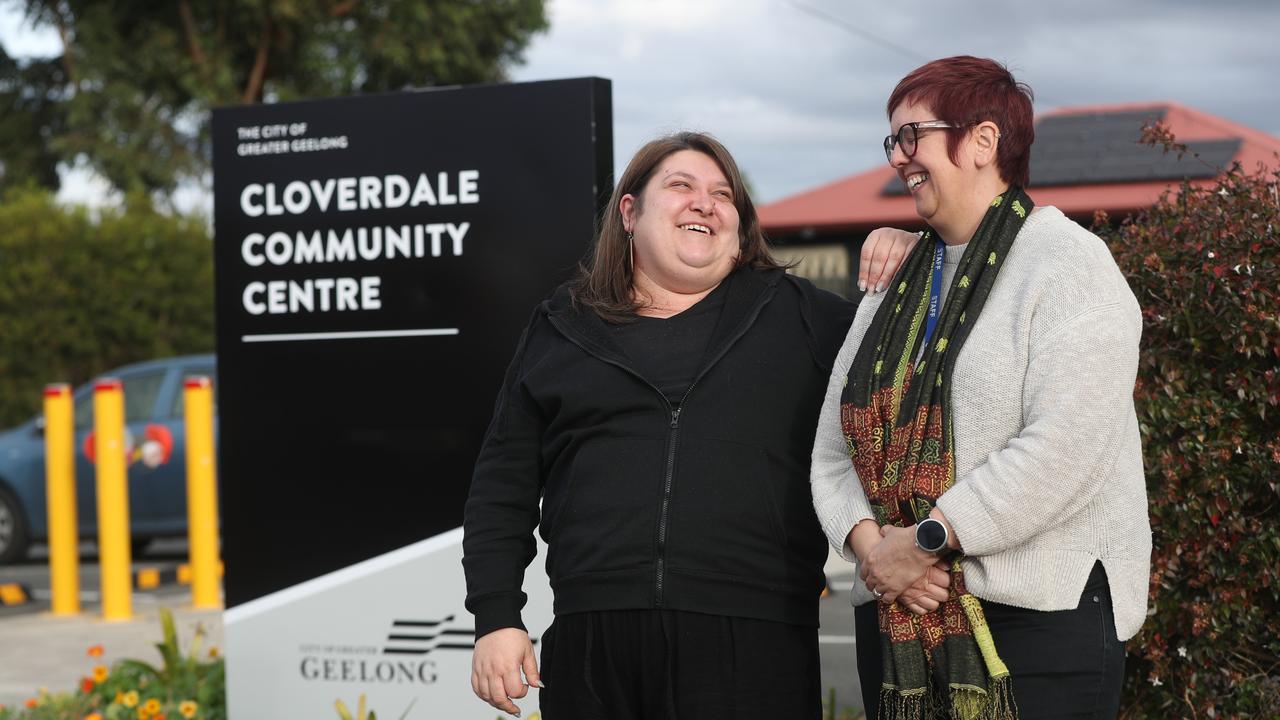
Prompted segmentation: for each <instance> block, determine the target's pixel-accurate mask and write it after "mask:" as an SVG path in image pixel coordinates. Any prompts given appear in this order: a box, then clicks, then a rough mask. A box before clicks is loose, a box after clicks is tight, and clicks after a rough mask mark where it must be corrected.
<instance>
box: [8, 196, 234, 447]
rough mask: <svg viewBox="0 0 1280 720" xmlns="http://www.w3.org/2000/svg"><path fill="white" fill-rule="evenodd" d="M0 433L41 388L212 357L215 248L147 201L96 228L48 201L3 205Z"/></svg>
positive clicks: (82, 215) (196, 224) (28, 408)
mask: <svg viewBox="0 0 1280 720" xmlns="http://www.w3.org/2000/svg"><path fill="white" fill-rule="evenodd" d="M0 348H3V350H0V428H3V427H9V426H11V425H14V424H16V423H18V422H21V421H23V420H26V419H27V418H30V417H31V416H33V415H35V414H36V413H38V412H39V411H40V407H41V402H42V400H41V397H42V396H41V388H43V386H44V385H45V384H46V383H49V382H57V381H65V382H71V383H80V382H84V381H85V380H88V379H90V378H92V377H93V376H94V375H95V374H96V373H101V372H103V371H105V370H109V369H111V368H112V367H115V366H117V365H121V364H124V363H128V362H133V361H137V360H145V359H148V358H154V357H164V356H168V355H177V354H183V353H191V352H208V351H210V350H212V349H213V244H212V241H211V239H210V237H209V232H208V230H207V228H206V225H205V222H204V220H203V219H200V218H185V217H172V216H169V215H165V214H163V213H160V212H157V211H156V210H154V209H153V208H152V206H151V204H150V203H149V202H146V201H145V200H141V201H139V200H138V199H131V200H130V201H128V202H126V203H125V207H124V208H123V209H118V210H113V209H107V210H103V211H101V212H100V213H99V215H98V217H93V216H91V215H90V213H89V212H88V211H87V210H85V209H84V208H76V207H64V206H62V205H59V204H58V203H56V202H55V201H54V198H53V196H52V195H51V194H50V193H49V192H48V191H47V190H36V189H20V190H11V191H9V192H8V193H6V194H5V196H4V197H3V198H0Z"/></svg>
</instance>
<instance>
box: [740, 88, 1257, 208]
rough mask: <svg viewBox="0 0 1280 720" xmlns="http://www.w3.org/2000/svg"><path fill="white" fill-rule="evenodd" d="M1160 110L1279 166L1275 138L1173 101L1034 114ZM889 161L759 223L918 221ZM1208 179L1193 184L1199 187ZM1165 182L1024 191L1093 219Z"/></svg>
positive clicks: (1179, 125) (787, 202) (1185, 135)
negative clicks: (890, 189) (895, 184)
mask: <svg viewBox="0 0 1280 720" xmlns="http://www.w3.org/2000/svg"><path fill="white" fill-rule="evenodd" d="M1145 109H1152V110H1156V109H1164V110H1165V114H1164V124H1165V125H1166V126H1167V127H1168V128H1169V129H1170V130H1171V131H1172V132H1173V134H1174V136H1176V138H1177V139H1178V141H1179V142H1192V141H1197V140H1222V139H1227V138H1239V139H1240V140H1241V143H1240V149H1239V151H1238V152H1237V153H1236V155H1235V157H1234V158H1233V159H1234V160H1236V161H1238V162H1239V163H1240V164H1241V166H1243V167H1244V169H1245V170H1246V171H1247V172H1253V171H1255V170H1256V169H1257V168H1258V166H1259V164H1262V165H1265V166H1267V167H1271V168H1275V167H1277V166H1278V165H1280V161H1277V153H1280V138H1276V137H1274V136H1272V135H1268V134H1267V133H1264V132H1260V131H1258V130H1253V129H1252V128H1247V127H1245V126H1243V125H1239V124H1237V123H1233V122H1231V121H1230V120H1226V119H1224V118H1220V117H1217V116H1215V115H1210V114H1208V113H1204V112H1200V111H1199V110H1194V109H1192V108H1189V107H1186V106H1183V105H1179V104H1177V103H1173V102H1150V103H1126V104H1115V105H1090V106H1085V107H1070V108H1062V109H1059V110H1054V111H1050V112H1047V113H1043V114H1042V115H1041V116H1040V117H1041V118H1045V117H1052V116H1058V115H1072V114H1098V113H1112V112H1132V111H1140V110H1145ZM894 175H895V173H894V170H893V168H891V167H889V166H888V165H883V166H881V167H877V168H874V169H872V170H868V171H866V172H864V173H860V174H858V175H853V176H851V177H847V178H844V179H842V180H836V181H835V182H832V183H829V184H827V185H822V186H820V187H817V188H814V189H813V190H808V191H806V192H802V193H800V194H797V195H792V196H790V197H786V198H783V199H781V200H777V201H775V202H772V203H769V204H768V205H764V206H763V207H761V208H760V211H759V212H760V220H761V223H762V224H763V226H764V228H765V229H766V230H767V231H769V232H771V233H786V232H797V231H800V230H804V229H814V230H827V231H840V230H869V229H872V228H876V227H880V226H882V225H892V226H898V227H901V226H911V225H917V224H919V222H920V220H919V217H917V215H916V212H915V202H914V201H913V200H912V199H911V196H909V195H885V194H883V190H884V188H885V186H886V184H888V183H889V182H890V181H891V180H892V179H893V178H894ZM1210 182H1212V181H1211V180H1201V181H1194V182H1193V184H1197V185H1203V184H1207V183H1210ZM1169 187H1170V183H1169V182H1168V181H1165V180H1160V181H1154V182H1151V181H1147V182H1123V183H1103V184H1089V185H1058V186H1038V185H1035V186H1033V187H1032V188H1031V190H1030V192H1031V195H1032V197H1033V198H1035V201H1036V204H1037V205H1053V206H1055V207H1057V208H1058V209H1059V210H1062V211H1063V212H1064V213H1066V214H1067V215H1073V216H1077V217H1081V216H1083V217H1089V216H1092V215H1093V213H1094V211H1096V210H1105V211H1107V212H1108V213H1110V214H1112V215H1123V214H1126V213H1130V212H1133V211H1135V210H1137V209H1139V208H1143V207H1147V206H1149V205H1152V204H1154V203H1155V202H1156V200H1157V199H1159V197H1160V194H1161V193H1162V192H1164V191H1165V190H1167V189H1168V188H1169Z"/></svg>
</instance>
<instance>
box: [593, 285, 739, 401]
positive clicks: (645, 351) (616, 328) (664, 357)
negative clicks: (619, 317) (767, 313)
mask: <svg viewBox="0 0 1280 720" xmlns="http://www.w3.org/2000/svg"><path fill="white" fill-rule="evenodd" d="M729 282H730V281H729V280H728V279H726V280H725V281H724V282H722V283H720V284H719V285H717V286H716V288H715V289H714V290H712V291H711V292H710V293H708V294H707V296H706V297H704V298H702V299H701V300H699V301H698V302H697V303H696V304H694V306H693V307H691V308H689V309H688V310H685V311H684V312H682V313H680V314H678V315H672V316H671V317H669V318H654V317H644V316H639V317H637V318H636V320H635V321H634V322H630V323H624V324H620V325H613V326H612V329H613V337H614V339H615V340H617V342H618V344H619V345H621V346H622V351H623V352H625V353H626V354H627V357H628V358H629V359H630V360H631V366H632V367H633V368H635V370H636V371H637V372H639V373H640V375H641V376H642V377H644V379H646V380H648V381H649V382H650V383H652V384H653V386H654V387H656V388H658V390H660V391H662V394H663V395H666V396H667V399H668V400H670V401H671V403H672V404H673V405H679V404H680V400H681V398H683V397H684V394H685V391H687V390H688V389H689V385H690V384H692V383H693V380H694V376H695V375H697V373H698V370H699V368H701V367H702V365H703V361H704V360H705V356H706V353H707V345H708V344H709V343H710V342H711V335H712V333H713V332H715V329H716V323H717V322H719V321H720V311H721V310H723V309H724V298H725V290H726V288H727V286H728V285H729Z"/></svg>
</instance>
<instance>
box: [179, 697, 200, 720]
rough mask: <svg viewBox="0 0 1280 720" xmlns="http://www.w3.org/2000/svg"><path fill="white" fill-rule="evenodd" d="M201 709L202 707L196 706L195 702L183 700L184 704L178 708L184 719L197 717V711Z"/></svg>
mask: <svg viewBox="0 0 1280 720" xmlns="http://www.w3.org/2000/svg"><path fill="white" fill-rule="evenodd" d="M199 709H200V706H199V705H197V704H196V701H195V700H183V701H182V704H181V705H179V706H178V712H179V713H182V717H184V718H193V717H195V716H196V711H197V710H199Z"/></svg>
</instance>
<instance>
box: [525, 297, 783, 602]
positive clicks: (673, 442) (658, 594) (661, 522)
mask: <svg viewBox="0 0 1280 720" xmlns="http://www.w3.org/2000/svg"><path fill="white" fill-rule="evenodd" d="M772 299H773V292H766V294H765V295H763V296H762V297H761V300H760V301H758V302H757V304H756V306H755V308H753V309H752V311H751V315H750V317H748V318H747V321H746V322H744V323H743V324H742V326H741V328H740V329H739V330H738V332H737V333H736V334H735V335H734V336H733V337H731V338H729V339H728V340H727V341H726V342H725V343H724V344H723V345H722V346H721V348H720V351H719V352H717V353H716V354H715V356H714V357H712V358H711V361H710V362H708V363H707V364H706V365H704V366H703V367H702V370H701V371H699V373H698V375H697V376H696V377H694V379H693V382H691V383H689V387H688V388H685V391H684V395H681V396H680V402H679V403H678V404H676V405H675V406H674V407H673V406H672V405H671V401H670V400H668V399H667V396H666V395H665V394H664V393H663V392H662V391H661V390H659V389H658V386H656V385H654V384H653V383H651V382H649V380H648V378H646V377H644V376H643V375H641V374H640V373H638V372H636V371H635V370H634V369H633V368H631V367H630V366H629V365H627V364H626V363H623V362H620V361H618V360H616V359H614V358H609V357H605V356H603V355H601V354H600V353H598V352H596V351H595V350H593V349H592V348H590V347H588V345H587V343H585V342H583V341H582V340H581V339H579V338H578V337H575V334H574V333H573V332H571V331H570V330H569V329H568V328H567V327H565V326H564V324H563V323H562V322H561V321H560V320H559V318H556V317H554V316H551V315H548V316H547V319H548V320H549V321H550V322H551V326H552V327H554V328H556V330H558V331H559V332H560V334H561V335H563V336H565V338H567V339H568V340H569V342H571V343H573V344H574V345H577V346H578V347H580V348H582V350H583V351H584V352H586V353H588V354H590V355H591V356H593V357H596V358H599V359H600V360H601V361H603V362H606V363H608V364H610V365H613V366H615V367H618V368H620V369H622V370H624V371H626V372H627V373H629V374H631V375H633V376H635V377H636V378H637V379H639V380H640V382H642V383H644V384H645V385H648V386H649V387H650V388H652V389H653V391H654V392H655V393H657V394H658V397H659V398H661V399H662V402H663V404H664V405H666V406H667V410H668V411H669V412H670V413H671V422H670V424H669V426H668V429H669V430H670V431H671V432H670V433H669V435H668V443H667V468H666V473H665V477H664V479H663V483H662V509H661V512H660V514H659V515H658V558H657V562H656V563H655V569H654V607H662V585H663V580H664V579H665V577H666V568H667V518H668V516H669V515H670V514H671V512H670V511H671V486H672V484H673V483H674V482H675V470H676V448H677V445H678V440H679V439H680V412H681V411H682V410H683V409H684V405H685V401H687V400H688V399H689V394H690V393H692V392H693V388H694V387H695V386H697V384H698V382H699V381H701V380H702V378H703V376H704V375H706V374H707V373H708V372H710V371H711V368H713V367H715V365H716V363H718V362H720V359H721V358H723V357H724V356H725V355H727V354H728V353H729V349H730V348H732V347H733V346H734V344H736V343H737V342H738V340H741V339H742V336H743V335H746V334H747V330H749V329H750V328H751V327H752V326H754V325H755V324H756V318H757V317H759V316H760V313H761V312H762V311H763V310H764V307H765V305H768V304H769V302H770V301H771V300H772Z"/></svg>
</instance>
